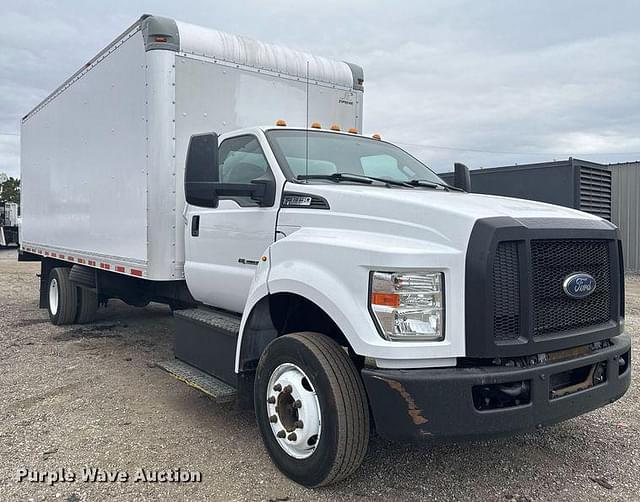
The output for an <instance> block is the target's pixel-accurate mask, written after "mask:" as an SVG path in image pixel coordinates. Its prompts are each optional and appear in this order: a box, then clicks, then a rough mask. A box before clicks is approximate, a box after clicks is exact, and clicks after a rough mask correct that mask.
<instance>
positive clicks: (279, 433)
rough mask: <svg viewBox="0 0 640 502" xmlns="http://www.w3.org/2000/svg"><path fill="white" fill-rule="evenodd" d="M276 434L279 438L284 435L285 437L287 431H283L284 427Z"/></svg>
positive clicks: (282, 437)
mask: <svg viewBox="0 0 640 502" xmlns="http://www.w3.org/2000/svg"><path fill="white" fill-rule="evenodd" d="M276 436H278V437H279V438H280V439H284V438H285V437H287V433H286V432H285V431H284V429H282V430H281V431H279V432H278V434H276Z"/></svg>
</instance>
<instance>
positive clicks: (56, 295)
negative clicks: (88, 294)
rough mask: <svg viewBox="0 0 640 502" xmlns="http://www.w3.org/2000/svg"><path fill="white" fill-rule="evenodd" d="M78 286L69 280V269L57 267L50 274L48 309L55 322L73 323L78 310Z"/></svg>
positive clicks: (60, 323) (52, 320) (59, 323)
mask: <svg viewBox="0 0 640 502" xmlns="http://www.w3.org/2000/svg"><path fill="white" fill-rule="evenodd" d="M77 290H78V288H77V287H76V286H75V285H74V284H72V282H71V281H70V280H69V269H68V268H64V267H57V268H54V269H52V270H51V272H50V274H49V289H48V292H49V294H48V299H49V301H48V310H49V319H50V320H51V322H52V323H53V324H56V325H63V324H71V323H73V321H74V320H75V318H76V313H77V311H78V292H77Z"/></svg>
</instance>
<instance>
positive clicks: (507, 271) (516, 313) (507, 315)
mask: <svg viewBox="0 0 640 502" xmlns="http://www.w3.org/2000/svg"><path fill="white" fill-rule="evenodd" d="M518 264H519V253H518V243H517V242H516V241H507V242H501V243H500V244H498V249H497V250H496V257H495V259H494V261H493V292H494V297H493V336H494V338H495V339H496V340H498V341H504V340H513V339H515V338H518V336H519V335H520V274H519V265H518Z"/></svg>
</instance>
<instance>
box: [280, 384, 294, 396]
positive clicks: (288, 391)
mask: <svg viewBox="0 0 640 502" xmlns="http://www.w3.org/2000/svg"><path fill="white" fill-rule="evenodd" d="M292 391H293V387H291V385H287V386H286V387H285V388H284V389H282V392H286V393H287V394H291V392H292Z"/></svg>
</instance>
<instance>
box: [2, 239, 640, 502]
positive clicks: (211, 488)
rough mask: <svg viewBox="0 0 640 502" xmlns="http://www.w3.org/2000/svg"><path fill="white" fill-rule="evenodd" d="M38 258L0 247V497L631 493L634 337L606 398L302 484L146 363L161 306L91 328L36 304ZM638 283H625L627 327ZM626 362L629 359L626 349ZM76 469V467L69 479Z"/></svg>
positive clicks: (215, 411) (168, 325)
mask: <svg viewBox="0 0 640 502" xmlns="http://www.w3.org/2000/svg"><path fill="white" fill-rule="evenodd" d="M38 271H39V264H37V263H18V262H17V261H16V253H15V251H14V250H1V251H0V347H1V349H0V389H1V390H0V392H1V398H0V500H2V501H5V500H65V501H69V502H78V501H82V500H172V501H176V500H274V501H275V500H281V501H282V500H291V501H297V500H327V501H334V500H337V501H340V500H406V501H411V500H502V501H505V500H515V501H529V500H531V501H533V500H563V501H565V502H566V501H582V500H597V499H600V498H603V497H607V498H608V499H612V500H640V495H639V494H640V455H639V453H640V447H639V445H640V407H639V406H638V402H639V401H638V400H639V397H640V396H639V390H638V379H639V378H640V377H638V371H637V364H636V363H635V361H638V360H639V359H640V358H639V357H638V344H636V345H635V347H634V356H635V359H634V366H636V368H635V370H636V371H635V372H634V380H633V382H632V386H631V389H630V391H629V392H628V393H627V395H626V396H625V397H624V398H623V399H622V400H620V401H618V402H617V403H615V404H613V405H611V406H608V407H606V408H603V409H600V410H597V411H595V412H592V413H589V414H587V415H585V416H582V417H579V418H576V419H574V420H570V421H568V422H565V423H562V424H559V425H557V426H554V427H550V428H547V429H544V430H542V431H537V432H535V433H531V434H525V435H519V436H516V437H511V438H505V439H497V440H491V441H477V442H465V443H434V444H430V445H427V446H421V447H417V446H407V445H401V444H393V443H387V442H384V441H382V440H379V439H374V440H372V442H371V444H370V448H369V454H368V455H367V457H366V459H365V461H364V464H363V466H362V468H361V469H360V470H359V471H358V472H357V473H356V475H355V476H354V477H353V478H351V479H349V480H347V481H345V482H343V483H341V484H339V485H336V486H331V487H327V488H323V489H318V490H308V489H305V488H303V487H301V486H298V485H296V484H294V483H292V482H291V481H289V480H288V479H286V478H285V477H284V476H282V475H281V474H280V473H279V472H278V471H277V469H276V468H275V467H274V466H273V465H272V463H271V462H270V460H269V458H268V456H267V454H266V453H265V450H264V449H263V447H262V443H261V440H260V437H259V433H258V429H257V427H256V425H255V422H254V417H253V415H252V414H250V413H246V412H240V411H237V410H236V409H235V407H234V406H233V405H226V406H221V405H216V404H215V403H213V402H212V401H211V400H209V399H208V398H206V397H203V396H202V395H201V394H199V393H198V392H197V391H195V390H193V389H191V388H190V387H188V386H186V385H184V384H182V383H180V382H178V381H176V380H174V379H173V378H171V377H169V376H168V375H167V374H165V373H164V372H163V371H162V370H160V369H158V368H155V367H154V366H153V362H154V361H159V360H162V359H166V358H169V357H170V356H171V347H172V343H173V333H172V317H171V315H170V313H169V310H168V308H167V307H165V306H162V305H151V306H149V307H147V308H145V309H136V308H132V307H128V306H126V305H124V304H122V303H119V302H111V303H110V305H109V308H108V309H106V310H101V311H100V315H99V319H98V320H97V322H96V323H95V324H92V325H88V326H83V327H80V326H66V327H56V326H53V325H51V324H49V322H48V317H47V313H46V311H45V310H40V309H38V306H37V298H38V279H37V278H36V277H35V274H36V273H37V272H38ZM639 329H640V278H638V277H628V278H627V331H628V332H630V333H632V334H633V335H634V336H637V333H638V331H639ZM632 359H633V358H632ZM85 466H89V467H98V468H102V469H109V470H120V471H127V472H129V473H130V474H131V476H132V477H133V474H134V473H135V470H136V469H137V468H147V469H173V468H180V469H182V470H183V471H185V470H191V471H199V472H201V473H202V481H201V482H200V483H134V482H133V480H132V479H130V480H129V481H128V482H102V483H89V482H83V481H81V480H78V481H76V482H67V483H58V484H54V485H53V486H49V485H47V484H44V483H27V482H24V481H23V482H21V483H18V482H17V473H18V470H19V469H21V468H26V469H31V470H38V471H41V472H45V471H54V470H56V469H60V468H66V469H67V470H68V471H73V472H76V473H81V470H82V468H83V467H85ZM78 475H80V474H78Z"/></svg>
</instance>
